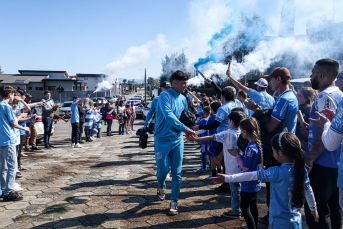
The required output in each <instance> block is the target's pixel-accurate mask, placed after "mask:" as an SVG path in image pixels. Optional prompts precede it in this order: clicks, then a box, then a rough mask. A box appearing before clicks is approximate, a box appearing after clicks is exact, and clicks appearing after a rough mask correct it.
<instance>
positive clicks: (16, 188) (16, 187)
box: [13, 183, 23, 192]
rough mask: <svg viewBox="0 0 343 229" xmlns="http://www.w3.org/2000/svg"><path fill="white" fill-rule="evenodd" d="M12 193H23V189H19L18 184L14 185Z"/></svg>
mask: <svg viewBox="0 0 343 229" xmlns="http://www.w3.org/2000/svg"><path fill="white" fill-rule="evenodd" d="M13 191H16V192H19V191H23V188H22V187H20V184H18V183H14V187H13Z"/></svg>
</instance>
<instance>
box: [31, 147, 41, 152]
mask: <svg viewBox="0 0 343 229" xmlns="http://www.w3.org/2000/svg"><path fill="white" fill-rule="evenodd" d="M33 150H40V148H38V147H37V146H36V147H32V151H33Z"/></svg>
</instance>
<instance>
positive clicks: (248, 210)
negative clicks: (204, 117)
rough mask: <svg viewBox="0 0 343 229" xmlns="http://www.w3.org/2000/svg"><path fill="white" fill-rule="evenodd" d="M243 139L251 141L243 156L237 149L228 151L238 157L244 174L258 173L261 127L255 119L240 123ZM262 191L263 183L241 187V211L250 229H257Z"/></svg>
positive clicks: (260, 154)
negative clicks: (258, 199) (257, 201)
mask: <svg viewBox="0 0 343 229" xmlns="http://www.w3.org/2000/svg"><path fill="white" fill-rule="evenodd" d="M239 127H240V129H241V133H242V136H243V138H245V139H247V140H248V141H249V144H248V146H247V147H246V148H245V151H244V153H243V155H242V156H241V155H239V151H238V150H237V149H232V150H228V151H229V153H230V154H231V155H232V156H234V157H236V161H237V163H238V165H239V166H240V167H241V169H242V171H243V172H248V171H249V172H251V171H258V170H259V169H260V164H261V163H262V146H261V141H260V127H259V125H258V122H257V121H256V119H255V118H252V117H247V118H245V119H243V120H242V121H241V122H240V123H239ZM260 190H261V181H259V180H254V181H244V182H242V187H241V210H242V213H243V216H244V219H245V222H246V223H247V226H248V228H249V229H256V228H257V221H258V211H257V205H256V199H257V192H258V191H260Z"/></svg>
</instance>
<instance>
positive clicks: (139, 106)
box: [125, 100, 143, 117]
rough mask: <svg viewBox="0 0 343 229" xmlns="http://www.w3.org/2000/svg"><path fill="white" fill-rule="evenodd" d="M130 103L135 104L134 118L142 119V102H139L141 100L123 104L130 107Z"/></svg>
mask: <svg viewBox="0 0 343 229" xmlns="http://www.w3.org/2000/svg"><path fill="white" fill-rule="evenodd" d="M132 102H134V103H135V110H136V117H138V116H142V117H143V105H142V101H141V100H128V101H127V102H126V103H125V105H127V104H129V105H131V103H132Z"/></svg>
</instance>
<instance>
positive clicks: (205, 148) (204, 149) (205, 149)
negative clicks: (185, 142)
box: [200, 144, 207, 153]
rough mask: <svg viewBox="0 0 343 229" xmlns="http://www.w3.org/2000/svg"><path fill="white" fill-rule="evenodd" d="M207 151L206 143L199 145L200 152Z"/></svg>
mask: <svg viewBox="0 0 343 229" xmlns="http://www.w3.org/2000/svg"><path fill="white" fill-rule="evenodd" d="M206 152H207V145H206V144H201V145H200V153H206Z"/></svg>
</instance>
